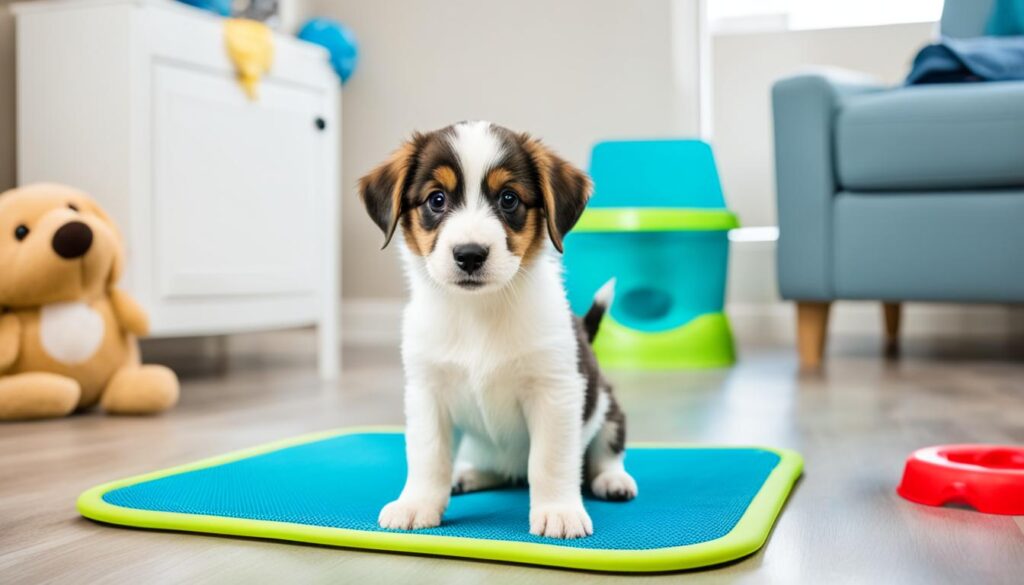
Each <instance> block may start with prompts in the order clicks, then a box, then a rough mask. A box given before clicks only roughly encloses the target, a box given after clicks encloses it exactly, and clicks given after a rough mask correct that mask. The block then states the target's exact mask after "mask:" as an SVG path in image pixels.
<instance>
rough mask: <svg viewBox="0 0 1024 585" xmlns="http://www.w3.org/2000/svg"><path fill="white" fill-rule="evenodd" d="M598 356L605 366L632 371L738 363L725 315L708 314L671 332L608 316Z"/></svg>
mask: <svg viewBox="0 0 1024 585" xmlns="http://www.w3.org/2000/svg"><path fill="white" fill-rule="evenodd" d="M594 353H595V354H596V355H597V359H598V361H599V362H600V363H601V365H602V366H604V367H607V368H616V369H630V370H672V369H685V368H724V367H727V366H731V365H732V364H733V363H735V362H736V351H735V349H734V345H733V341H732V330H731V329H730V327H729V320H728V319H727V318H726V316H725V314H724V313H708V314H706V315H701V316H699V317H696V318H695V319H693V320H691V321H690V322H688V323H686V324H685V325H682V326H681V327H677V328H675V329H669V330H667V331H657V332H651V331H638V330H636V329H632V328H629V327H626V326H624V325H622V324H621V323H619V322H618V321H616V320H615V319H614V317H613V316H611V315H607V316H605V319H604V321H603V322H602V323H601V329H600V330H599V332H598V334H597V337H596V338H595V339H594Z"/></svg>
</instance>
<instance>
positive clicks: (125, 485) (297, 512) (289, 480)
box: [79, 429, 802, 571]
mask: <svg viewBox="0 0 1024 585" xmlns="http://www.w3.org/2000/svg"><path fill="white" fill-rule="evenodd" d="M626 461H627V467H628V468H629V470H630V472H631V473H632V474H633V475H634V477H635V478H636V480H637V483H638V484H639V486H640V495H639V497H637V498H636V499H635V500H633V501H631V502H604V501H601V500H597V499H595V498H593V497H590V496H589V495H588V497H587V498H586V507H587V510H588V511H589V513H590V515H591V517H592V519H593V521H594V535H593V536H591V537H588V538H582V539H576V540H565V541H561V540H553V539H546V538H540V537H535V536H532V535H530V533H529V524H528V520H527V516H528V511H529V498H528V493H527V490H526V488H525V487H524V488H509V489H503V490H495V491H488V492H477V493H473V494H465V495H459V496H454V497H453V498H452V501H451V505H450V506H449V508H448V511H447V512H446V513H445V516H444V521H443V523H442V525H441V526H440V527H438V528H433V529H428V530H420V531H415V532H402V531H390V530H383V529H380V528H379V527H378V526H377V523H376V519H377V514H378V512H379V511H380V508H381V507H382V506H383V505H384V504H386V503H387V502H389V501H390V500H391V499H393V498H394V497H395V496H397V494H398V493H399V492H400V491H401V488H402V484H403V481H404V478H405V463H404V441H403V436H402V435H401V434H400V433H398V432H395V431H394V430H390V429H389V430H384V429H354V430H351V431H336V432H333V433H327V434H320V435H315V436H310V437H302V438H299V439H295V440H291V441H285V442H281V443H277V444H272V445H267V446H264V447H257V448H255V449H251V450H248V451H245V452H241V453H235V454H230V455H226V456H223V457H218V458H214V459H211V460H206V461H202V462H199V463H196V464H192V465H187V466H183V467H180V468H175V469H170V470H165V471H161V472H156V473H153V474H148V475H145V476H140V477H137V478H130V479H127V480H122V481H119V482H113V483H111V484H106V485H103V486H99V487H97V488H93V489H92V490H89V491H87V492H86V493H85V494H83V495H82V497H81V498H80V500H79V509H80V510H81V512H82V514H83V515H85V516H87V517H89V518H93V519H95V520H100V521H104V522H110V523H114V524H123V525H128V526H138V527H142V528H163V529H174V530H186V531H197V532H212V533H220V534H234V535H240V536H254V537H264V538H277V539H286V540H296V541H305V542H315V543H319V544H334V545H339V546H349V547H359V548H374V549H384V550H398V551H404V552H419V553H427V554H439V555H450V556H465V557H474V558H484V559H494V560H504V561H514V562H526V563H538V564H547V565H555V566H564V567H572V568H584V569H594V570H612V571H658V570H672V569H682V568H689V567H696V566H703V565H708V564H716V563H721V562H725V561H728V560H732V559H734V558H738V557H740V556H744V555H746V554H750V553H752V552H754V551H756V550H757V549H758V548H760V547H761V545H762V544H763V543H764V540H765V538H767V535H768V533H769V531H770V529H771V526H772V523H773V522H774V520H775V517H776V515H777V514H778V511H779V510H780V509H781V506H782V504H783V502H784V501H785V499H786V497H787V495H788V493H789V490H790V488H791V486H792V484H793V483H794V482H795V480H796V479H797V477H798V476H799V474H800V469H801V465H802V462H801V460H800V457H799V455H796V454H795V453H792V452H789V451H783V450H772V449H764V448H728V447H722V448H707V447H699V448H698V447H688V446H675V445H657V446H631V447H630V449H629V451H628V454H627V459H626Z"/></svg>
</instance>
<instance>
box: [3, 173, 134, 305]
mask: <svg viewBox="0 0 1024 585" xmlns="http://www.w3.org/2000/svg"><path fill="white" fill-rule="evenodd" d="M122 265H123V255H122V252H121V237H120V235H119V234H118V232H117V229H116V228H115V227H114V224H113V223H112V222H111V220H110V218H109V217H108V216H107V214H106V213H105V212H104V211H103V210H102V209H101V208H100V206H99V205H98V204H97V203H96V201H94V200H93V199H92V198H91V197H89V196H88V195H86V194H85V193H82V192H81V191H77V190H75V189H72V188H70V187H65V186H62V185H51V184H37V185H29V186H26V187H21V188H19V189H12V190H10V191H7V192H6V193H2V194H0V274H2V275H3V276H2V277H0V305H2V306H7V307H16V308H18V307H31V306H38V305H43V304H46V303H53V302H58V301H69V300H76V299H80V298H84V297H89V296H92V295H96V294H99V293H100V292H102V291H103V290H104V289H105V288H107V287H109V286H110V285H112V284H113V283H115V282H116V281H117V279H118V278H119V277H120V274H121V266H122Z"/></svg>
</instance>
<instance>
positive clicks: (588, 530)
mask: <svg viewBox="0 0 1024 585" xmlns="http://www.w3.org/2000/svg"><path fill="white" fill-rule="evenodd" d="M593 533H594V525H593V523H591V521H590V516H589V515H587V511H586V510H585V509H583V504H555V505H546V506H535V507H533V508H531V509H530V534H533V535H535V536H546V537H548V538H582V537H584V536H590V535H591V534H593Z"/></svg>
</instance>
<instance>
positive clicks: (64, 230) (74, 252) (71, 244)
mask: <svg viewBox="0 0 1024 585" xmlns="http://www.w3.org/2000/svg"><path fill="white" fill-rule="evenodd" d="M91 247H92V230H91V229H90V228H89V226H87V225H85V224H84V223H82V222H80V221H69V222H68V223H66V224H64V225H62V226H60V228H58V229H57V232H56V233H54V234H53V251H54V252H56V253H57V254H58V255H59V256H60V257H61V258H66V259H68V260H71V259H73V258H81V257H82V256H84V255H85V253H86V252H88V251H89V248H91Z"/></svg>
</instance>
